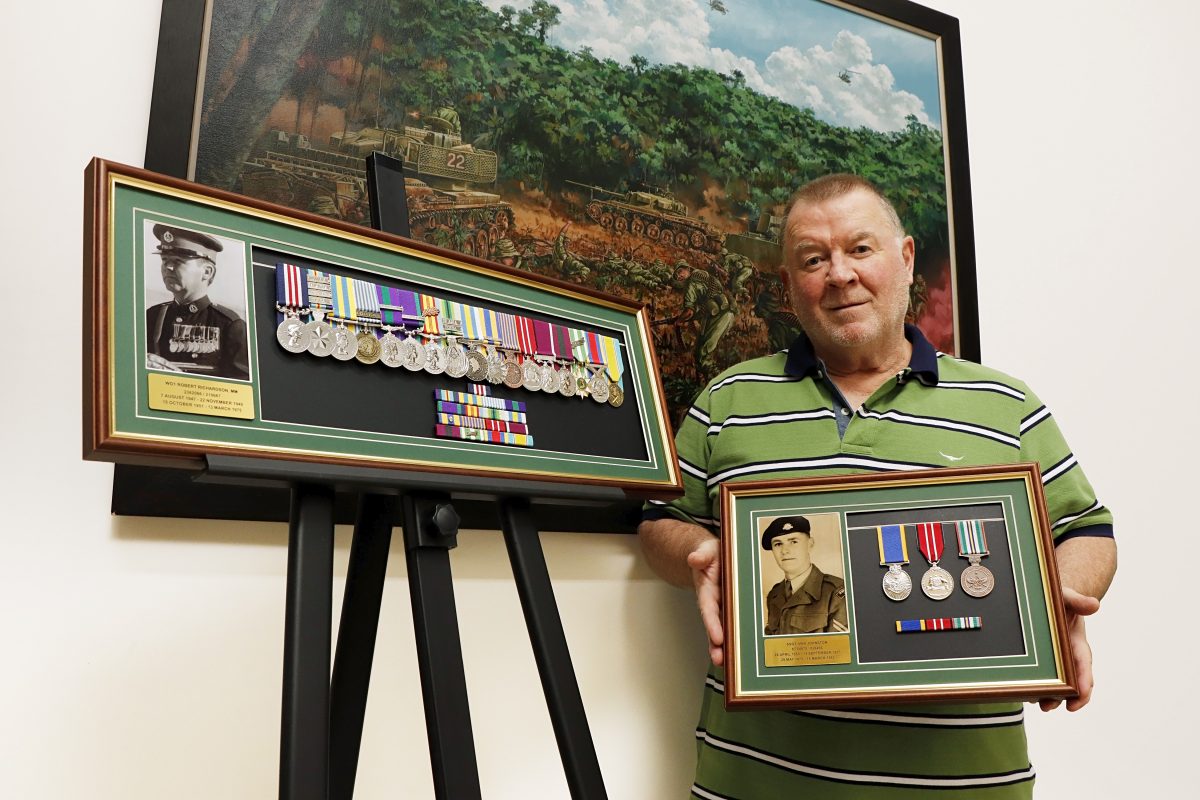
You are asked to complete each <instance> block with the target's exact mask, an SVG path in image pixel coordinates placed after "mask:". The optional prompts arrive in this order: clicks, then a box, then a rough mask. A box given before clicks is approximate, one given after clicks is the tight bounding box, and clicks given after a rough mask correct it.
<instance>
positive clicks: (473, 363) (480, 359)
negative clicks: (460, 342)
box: [467, 347, 488, 383]
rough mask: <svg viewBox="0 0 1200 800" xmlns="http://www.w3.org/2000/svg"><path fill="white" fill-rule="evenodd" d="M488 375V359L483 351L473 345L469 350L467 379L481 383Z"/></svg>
mask: <svg viewBox="0 0 1200 800" xmlns="http://www.w3.org/2000/svg"><path fill="white" fill-rule="evenodd" d="M487 376H488V360H487V356H486V355H484V354H483V351H482V350H480V349H479V348H477V347H472V348H471V349H470V350H468V351H467V380H469V381H471V382H473V383H479V382H480V381H482V380H485V379H486V378H487Z"/></svg>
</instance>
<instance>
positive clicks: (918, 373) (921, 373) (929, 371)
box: [783, 323, 938, 386]
mask: <svg viewBox="0 0 1200 800" xmlns="http://www.w3.org/2000/svg"><path fill="white" fill-rule="evenodd" d="M904 338H905V339H908V341H909V343H911V344H912V356H911V357H910V358H909V361H908V366H907V367H906V368H905V370H904V371H903V372H902V373H900V382H901V383H904V382H905V381H907V380H908V379H909V378H910V377H915V378H917V379H918V380H919V381H921V383H923V384H925V385H926V386H936V385H937V382H938V363H937V350H935V349H934V348H933V345H932V344H930V343H929V340H928V339H926V338H925V335H924V334H923V333H921V329H920V328H918V327H917V326H916V325H909V324H908V323H905V324H904ZM823 366H824V365H823V364H822V362H821V359H819V358H818V357H817V354H816V352H815V351H814V350H813V346H812V342H811V341H810V340H809V338H808V336H806V335H805V334H803V333H801V334H800V335H799V336H797V337H796V341H794V342H792V346H791V347H789V348H788V356H787V363H786V364H784V367H783V371H784V372H786V373H787V374H788V375H791V376H792V377H795V378H805V377H807V376H809V375H811V374H813V373H816V372H817V371H819V370H821V369H822V368H823Z"/></svg>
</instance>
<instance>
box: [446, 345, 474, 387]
mask: <svg viewBox="0 0 1200 800" xmlns="http://www.w3.org/2000/svg"><path fill="white" fill-rule="evenodd" d="M469 366H470V364H469V363H468V361H467V351H466V349H465V348H463V346H462V345H461V344H458V343H457V342H454V341H452V342H451V344H450V345H448V346H447V347H446V374H447V375H449V376H450V377H451V378H461V377H463V376H464V375H466V374H467V369H468V368H469Z"/></svg>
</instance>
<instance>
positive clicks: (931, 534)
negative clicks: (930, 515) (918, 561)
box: [917, 522, 945, 564]
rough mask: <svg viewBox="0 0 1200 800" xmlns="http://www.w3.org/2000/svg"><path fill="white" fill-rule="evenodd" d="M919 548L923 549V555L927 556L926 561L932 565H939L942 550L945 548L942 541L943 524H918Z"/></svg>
mask: <svg viewBox="0 0 1200 800" xmlns="http://www.w3.org/2000/svg"><path fill="white" fill-rule="evenodd" d="M917 547H919V548H921V555H923V556H925V560H926V561H928V562H929V563H930V564H937V563H938V561H940V560H941V558H942V550H943V549H944V548H945V541H944V540H943V539H942V523H940V522H918V523H917Z"/></svg>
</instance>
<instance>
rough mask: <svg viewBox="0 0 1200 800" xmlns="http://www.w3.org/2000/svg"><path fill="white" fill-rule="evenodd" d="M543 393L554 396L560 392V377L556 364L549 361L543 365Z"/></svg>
mask: <svg viewBox="0 0 1200 800" xmlns="http://www.w3.org/2000/svg"><path fill="white" fill-rule="evenodd" d="M541 372H542V391H543V392H546V393H547V394H553V393H554V392H557V391H558V384H559V379H560V376H559V374H558V370H556V369H555V368H554V364H552V363H551V362H549V361H547V362H545V363H544V364H542V370H541Z"/></svg>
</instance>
